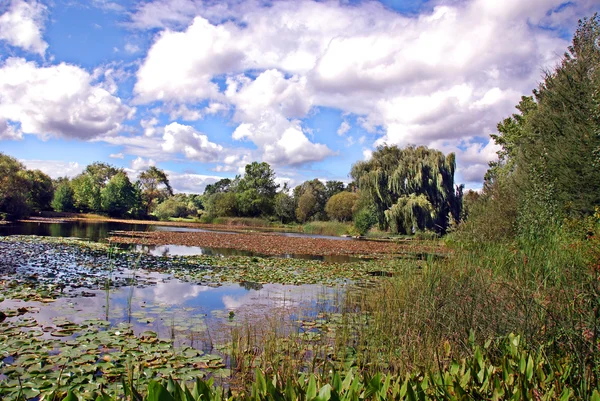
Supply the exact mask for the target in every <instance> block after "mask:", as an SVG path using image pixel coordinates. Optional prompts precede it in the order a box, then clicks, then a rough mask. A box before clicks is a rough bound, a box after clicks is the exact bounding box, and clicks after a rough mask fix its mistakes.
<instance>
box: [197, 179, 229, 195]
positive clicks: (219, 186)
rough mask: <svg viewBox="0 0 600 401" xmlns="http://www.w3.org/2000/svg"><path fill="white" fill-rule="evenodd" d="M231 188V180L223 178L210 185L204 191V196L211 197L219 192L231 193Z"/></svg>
mask: <svg viewBox="0 0 600 401" xmlns="http://www.w3.org/2000/svg"><path fill="white" fill-rule="evenodd" d="M230 186H231V180H230V179H229V178H223V179H220V180H219V181H217V182H215V183H214V184H208V185H207V186H206V188H205V189H204V195H205V196H209V195H213V194H216V193H218V192H229V188H230Z"/></svg>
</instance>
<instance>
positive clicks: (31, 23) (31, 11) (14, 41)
mask: <svg viewBox="0 0 600 401" xmlns="http://www.w3.org/2000/svg"><path fill="white" fill-rule="evenodd" d="M45 16H46V6H44V5H43V4H42V3H40V2H38V1H36V0H29V1H24V0H12V1H11V3H10V6H9V8H8V10H7V11H6V12H5V13H4V14H2V15H0V40H5V41H6V42H8V43H9V44H10V45H12V46H16V47H21V48H23V49H24V50H27V51H30V52H33V53H38V54H39V55H41V56H43V55H44V53H45V52H46V49H47V48H48V44H47V43H46V42H45V41H44V40H43V39H42V31H43V30H44V21H45V19H46V17H45Z"/></svg>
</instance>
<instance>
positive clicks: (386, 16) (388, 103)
mask: <svg viewBox="0 0 600 401" xmlns="http://www.w3.org/2000/svg"><path fill="white" fill-rule="evenodd" d="M597 11H600V1H598V0H581V1H569V2H564V1H560V0H558V1H557V0H529V1H523V0H503V1H496V0H428V1H427V0H425V1H423V0H406V1H400V0H381V1H374V0H371V1H363V0H339V1H328V0H322V1H313V0H279V1H276V0H272V1H255V0H223V1H217V0H142V1H137V0H122V1H116V0H115V1H111V0H86V1H76V0H0V152H3V153H5V154H8V155H11V156H13V157H16V158H17V159H19V160H20V161H21V162H22V163H23V164H25V166H26V167H27V168H30V169H41V170H42V171H44V172H45V173H47V174H48V175H50V176H51V177H53V178H57V177H59V176H69V177H73V176H75V175H77V174H79V173H80V172H81V171H82V170H83V169H84V168H85V166H86V165H88V164H90V163H92V162H96V161H99V162H105V163H109V164H112V165H114V166H117V167H121V168H124V169H125V170H126V171H127V172H128V173H129V174H130V176H131V177H132V178H135V177H136V176H137V174H139V172H140V171H143V170H144V169H146V168H148V167H149V166H153V165H154V166H157V167H159V168H161V169H163V170H165V171H166V172H167V173H168V175H169V178H170V181H171V184H172V186H173V187H174V189H175V190H176V191H178V192H192V193H202V191H203V190H204V187H205V186H206V185H207V184H210V183H213V182H215V181H217V180H219V179H221V178H225V177H228V178H232V177H234V176H235V175H236V174H240V173H243V170H244V166H245V165H246V164H248V163H251V162H252V161H264V162H267V163H269V164H270V165H271V166H272V168H273V169H274V170H275V172H276V175H277V182H278V183H280V184H283V183H285V182H287V183H288V185H289V186H291V187H293V186H295V185H298V184H300V183H302V182H303V181H305V180H310V179H314V178H319V179H321V180H340V181H344V182H349V181H350V180H351V178H350V177H349V172H350V169H351V166H352V164H353V163H355V162H357V161H359V160H366V159H368V158H369V157H370V156H371V154H372V152H373V151H374V150H376V149H377V147H378V146H380V145H382V144H389V145H398V146H407V145H426V146H428V147H430V148H435V149H439V150H441V151H443V152H444V153H446V154H447V153H450V152H454V153H456V157H457V171H456V176H455V181H456V183H463V184H465V186H466V187H467V188H472V189H478V188H481V186H482V181H483V176H484V174H485V171H486V170H487V166H488V162H489V161H491V160H494V159H495V157H496V151H497V150H498V149H497V147H496V145H495V144H494V142H493V141H492V140H491V138H490V134H493V133H494V132H495V131H496V125H497V123H498V122H500V121H502V120H503V119H504V118H506V117H508V116H510V115H511V114H512V113H514V112H516V110H515V107H514V106H515V105H516V104H517V103H518V102H519V100H520V98H521V96H522V95H530V94H531V91H532V89H534V88H535V87H536V86H537V85H538V84H539V82H540V81H542V80H543V74H544V71H548V70H551V69H552V68H553V67H554V66H556V65H557V63H558V62H559V61H560V59H561V57H562V55H563V54H564V52H565V50H566V49H567V46H568V45H569V43H570V40H571V37H572V35H573V33H574V31H575V29H576V27H577V21H578V19H580V18H583V17H586V16H588V17H589V16H591V15H593V13H594V12H597Z"/></svg>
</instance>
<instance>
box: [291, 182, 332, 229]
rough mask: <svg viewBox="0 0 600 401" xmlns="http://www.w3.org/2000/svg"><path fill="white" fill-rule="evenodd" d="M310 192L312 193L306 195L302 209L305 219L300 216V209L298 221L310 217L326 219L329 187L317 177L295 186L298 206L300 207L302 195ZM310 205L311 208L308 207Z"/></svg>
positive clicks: (295, 197) (295, 198) (295, 199)
mask: <svg viewBox="0 0 600 401" xmlns="http://www.w3.org/2000/svg"><path fill="white" fill-rule="evenodd" d="M308 193H310V195H307V196H306V197H305V200H304V201H303V208H302V209H303V210H302V211H301V214H302V216H304V220H302V219H301V218H300V217H298V211H297V210H296V217H297V219H298V221H300V222H305V221H306V220H308V219H313V220H326V219H327V215H326V214H325V205H326V204H327V189H326V188H325V185H324V184H323V183H322V182H321V181H320V180H319V179H318V178H315V179H314V180H310V181H304V182H303V183H302V184H301V185H298V186H297V187H296V188H294V191H293V196H294V201H295V202H296V207H297V208H299V207H300V200H301V199H302V197H303V196H304V195H305V194H308ZM313 198H314V200H313ZM309 200H310V201H309ZM308 206H310V208H308Z"/></svg>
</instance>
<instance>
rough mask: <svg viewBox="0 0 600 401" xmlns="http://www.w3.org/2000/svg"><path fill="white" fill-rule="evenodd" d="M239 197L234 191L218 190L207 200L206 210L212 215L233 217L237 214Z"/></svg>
mask: <svg viewBox="0 0 600 401" xmlns="http://www.w3.org/2000/svg"><path fill="white" fill-rule="evenodd" d="M237 210H238V209H237V199H236V196H235V193H233V192H217V193H215V194H214V195H211V196H210V197H209V199H208V201H207V205H206V211H207V212H208V214H209V215H211V216H219V217H221V216H223V217H232V216H236V215H237Z"/></svg>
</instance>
